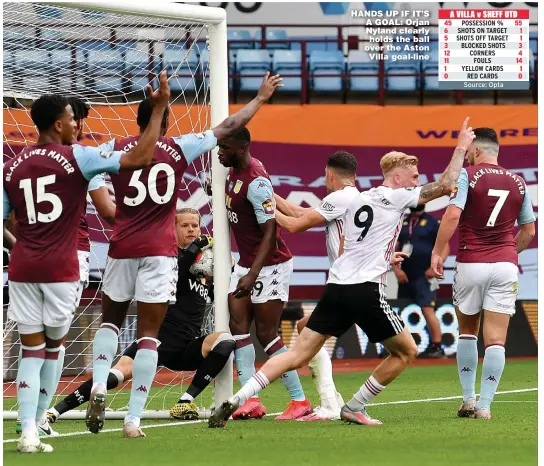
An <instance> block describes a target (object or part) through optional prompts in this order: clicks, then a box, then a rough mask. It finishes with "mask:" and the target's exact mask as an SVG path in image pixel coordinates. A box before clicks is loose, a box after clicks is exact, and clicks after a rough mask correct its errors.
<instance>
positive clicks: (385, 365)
mask: <svg viewBox="0 0 544 466" xmlns="http://www.w3.org/2000/svg"><path fill="white" fill-rule="evenodd" d="M467 123H468V119H467V120H465V122H464V123H463V127H462V129H461V131H460V133H459V140H458V144H457V148H456V149H455V151H454V153H453V157H452V159H451V161H450V164H449V165H448V167H447V168H446V170H445V171H444V173H443V174H442V176H441V177H440V179H439V180H438V181H436V182H434V183H430V184H427V185H425V186H423V187H419V181H418V178H419V173H418V170H417V163H418V159H417V157H414V156H411V155H406V154H403V153H402V152H390V153H389V154H386V155H385V156H384V157H382V160H381V162H380V165H381V168H382V172H383V176H384V182H383V185H382V186H380V187H378V188H373V189H369V190H368V191H364V192H362V193H361V194H359V195H358V196H357V197H355V198H354V199H353V201H352V202H351V204H350V206H349V207H348V209H347V211H346V215H345V217H344V251H343V253H342V252H341V254H340V257H339V258H338V259H337V260H336V261H335V262H334V264H333V266H332V268H331V270H330V274H329V280H328V282H327V286H326V288H325V292H324V294H323V296H322V297H321V299H320V301H319V303H318V304H317V306H316V308H315V310H314V311H313V313H312V315H311V317H310V319H309V320H308V323H307V324H306V327H305V328H304V329H303V330H302V332H301V333H300V335H299V337H298V339H297V340H296V342H295V344H294V346H293V349H292V350H291V351H288V352H286V353H284V354H281V355H279V356H277V357H275V358H272V359H270V360H269V361H267V363H266V364H265V365H264V366H263V367H262V369H261V370H260V371H259V372H257V373H256V374H255V375H254V376H253V377H252V378H251V379H250V380H249V381H248V382H247V383H246V384H245V385H244V386H243V387H242V389H241V390H240V391H238V392H237V393H236V394H235V395H234V396H233V397H231V398H229V399H228V400H227V401H225V402H224V403H223V404H222V405H221V406H220V407H219V408H218V409H217V410H216V411H215V413H214V414H213V415H212V416H211V417H210V421H209V425H210V427H223V426H224V425H225V423H226V422H227V420H228V418H229V417H230V415H231V414H232V413H233V411H234V410H235V409H237V407H238V406H239V405H240V404H241V403H244V402H245V401H246V400H247V399H248V398H249V397H251V396H254V395H255V393H258V392H259V391H260V390H262V389H263V388H265V387H266V386H267V385H269V384H270V383H271V382H272V381H274V380H276V379H277V378H278V377H280V376H281V375H282V374H283V373H284V372H285V371H287V370H290V369H296V368H299V367H302V366H303V365H305V364H307V363H308V362H309V361H310V359H311V358H313V357H314V356H315V355H316V354H317V352H318V351H319V350H320V348H321V347H322V346H323V344H324V343H325V341H326V340H327V338H328V337H329V336H336V337H340V336H341V335H342V334H343V333H344V332H346V331H347V330H348V329H349V328H350V327H351V326H352V325H353V324H357V325H359V327H361V329H362V330H363V331H364V332H365V333H366V334H367V335H368V338H369V340H370V341H371V342H381V343H382V344H383V345H384V346H385V347H386V348H387V349H388V350H389V353H390V356H389V357H388V358H387V359H386V360H385V361H383V362H382V363H381V364H380V365H379V366H378V367H377V368H376V369H375V371H374V372H373V374H372V375H371V376H370V378H369V379H368V380H367V381H366V383H365V384H364V385H363V386H362V387H361V388H360V389H359V391H358V392H357V393H356V394H355V395H354V397H353V398H352V399H351V400H350V401H349V402H348V403H347V404H346V405H344V406H343V407H342V409H341V411H340V417H341V418H342V419H343V420H345V421H347V422H352V423H356V424H361V425H378V424H381V422H380V421H378V420H375V419H372V418H371V417H370V416H369V415H368V414H367V412H366V409H365V405H366V403H368V402H369V401H370V400H372V399H373V398H374V397H375V396H376V395H378V394H379V393H380V392H381V391H382V390H383V389H384V388H385V387H386V386H387V385H388V384H389V383H391V382H392V381H393V380H394V379H395V378H396V377H397V376H398V375H400V373H401V372H402V371H403V370H404V369H405V368H406V366H407V365H408V364H409V363H410V362H411V361H412V360H413V359H414V358H415V357H416V356H417V346H416V344H415V342H414V339H413V338H412V335H411V334H410V332H409V331H408V329H406V328H405V327H404V324H403V322H402V320H401V319H400V318H399V317H398V315H397V314H395V313H394V311H393V310H392V309H391V307H390V306H389V305H388V304H387V301H386V300H385V293H384V285H385V277H386V274H387V271H388V270H389V264H390V261H391V258H392V256H393V253H394V250H395V243H396V241H397V237H398V235H399V232H400V229H401V227H402V220H403V216H404V211H405V210H406V209H407V208H408V207H416V206H417V205H418V204H426V203H427V202H429V201H431V200H433V199H436V198H438V197H441V196H443V195H445V194H450V192H451V191H452V190H453V188H454V187H455V184H456V182H457V178H458V177H459V172H460V171H461V168H462V166H463V160H464V157H465V152H466V151H467V149H468V147H469V146H470V144H471V142H472V140H473V138H474V134H473V132H472V128H467Z"/></svg>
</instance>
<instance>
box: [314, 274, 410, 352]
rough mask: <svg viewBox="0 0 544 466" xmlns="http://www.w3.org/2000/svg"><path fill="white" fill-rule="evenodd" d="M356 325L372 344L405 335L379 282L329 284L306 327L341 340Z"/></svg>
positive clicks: (399, 320)
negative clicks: (401, 333) (400, 334)
mask: <svg viewBox="0 0 544 466" xmlns="http://www.w3.org/2000/svg"><path fill="white" fill-rule="evenodd" d="M353 324H357V325H358V326H359V327H361V329H362V330H363V332H365V333H366V334H367V336H368V339H369V340H370V341H371V342H372V343H378V342H382V341H384V340H387V339H388V338H391V337H394V336H395V335H398V334H399V333H400V332H402V329H403V328H404V323H403V322H402V319H401V318H400V317H399V316H398V314H397V313H396V312H395V311H393V309H391V306H389V304H388V303H387V301H386V300H385V292H384V286H383V285H380V284H379V283H371V282H366V283H357V284H354V285H337V284H335V283H329V284H327V286H326V287H325V293H323V296H321V299H320V300H319V302H318V303H317V306H316V308H315V309H314V311H313V312H312V315H311V316H310V319H309V320H308V323H307V324H306V327H308V328H309V329H310V330H313V331H314V332H318V333H320V334H321V335H332V336H335V337H340V336H341V335H343V334H344V333H345V332H346V331H347V330H348V329H349V328H350V327H351V326H352V325H353Z"/></svg>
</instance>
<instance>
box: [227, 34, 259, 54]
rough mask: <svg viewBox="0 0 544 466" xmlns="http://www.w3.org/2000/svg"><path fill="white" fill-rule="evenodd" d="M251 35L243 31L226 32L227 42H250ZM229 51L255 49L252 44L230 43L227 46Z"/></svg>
mask: <svg viewBox="0 0 544 466" xmlns="http://www.w3.org/2000/svg"><path fill="white" fill-rule="evenodd" d="M251 39H253V38H252V37H251V34H250V33H249V31H246V30H245V29H229V30H227V41H229V42H230V41H231V40H249V41H250V40H251ZM229 45H230V47H229V48H230V49H252V48H254V47H255V43H254V42H232V43H230V44H229Z"/></svg>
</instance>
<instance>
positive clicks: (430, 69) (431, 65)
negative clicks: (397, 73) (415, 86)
mask: <svg viewBox="0 0 544 466" xmlns="http://www.w3.org/2000/svg"><path fill="white" fill-rule="evenodd" d="M423 73H424V75H425V76H424V77H423V88H424V89H425V90H426V91H438V90H440V89H439V88H438V62H437V61H429V62H426V63H423ZM431 74H435V75H436V76H430V75H431Z"/></svg>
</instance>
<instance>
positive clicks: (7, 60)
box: [3, 50, 15, 77]
mask: <svg viewBox="0 0 544 466" xmlns="http://www.w3.org/2000/svg"><path fill="white" fill-rule="evenodd" d="M3 63H4V77H6V75H8V74H13V72H14V70H15V59H14V58H13V53H11V52H10V51H8V50H4V51H3Z"/></svg>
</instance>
